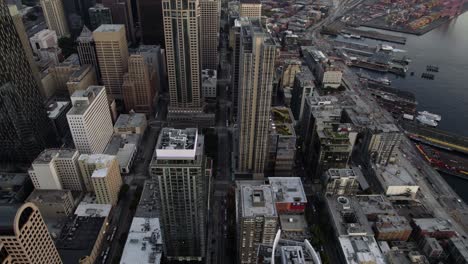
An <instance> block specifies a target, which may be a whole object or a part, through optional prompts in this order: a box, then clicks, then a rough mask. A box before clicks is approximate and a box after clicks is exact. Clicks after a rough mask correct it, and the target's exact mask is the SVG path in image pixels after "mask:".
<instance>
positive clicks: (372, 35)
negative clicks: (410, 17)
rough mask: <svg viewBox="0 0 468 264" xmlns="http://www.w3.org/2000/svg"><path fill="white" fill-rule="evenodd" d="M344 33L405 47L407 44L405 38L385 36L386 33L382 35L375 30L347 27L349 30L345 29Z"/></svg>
mask: <svg viewBox="0 0 468 264" xmlns="http://www.w3.org/2000/svg"><path fill="white" fill-rule="evenodd" d="M342 32H343V33H346V34H353V35H359V36H361V37H364V38H369V39H376V40H383V41H387V42H393V43H397V44H403V45H404V44H406V38H405V37H400V36H395V35H390V34H384V33H380V32H377V31H373V30H362V29H356V28H350V27H347V28H344V29H343V30H342Z"/></svg>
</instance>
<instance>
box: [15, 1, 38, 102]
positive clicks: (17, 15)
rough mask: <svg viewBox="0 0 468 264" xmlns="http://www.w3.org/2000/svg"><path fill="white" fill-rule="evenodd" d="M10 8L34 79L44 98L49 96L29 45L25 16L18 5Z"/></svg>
mask: <svg viewBox="0 0 468 264" xmlns="http://www.w3.org/2000/svg"><path fill="white" fill-rule="evenodd" d="M20 3H21V2H20ZM8 8H9V9H10V15H11V18H12V19H13V23H14V24H15V28H16V33H18V36H19V38H20V40H21V44H22V45H23V50H24V52H25V53H26V58H27V59H28V62H29V66H30V67H31V70H32V72H33V76H34V79H36V83H37V85H38V86H39V90H40V92H41V94H42V96H47V95H46V92H45V90H44V87H43V86H42V82H41V75H40V74H39V69H38V67H37V65H36V61H35V60H34V57H33V52H32V50H31V46H30V45H29V38H28V35H27V34H26V29H25V28H24V23H23V16H22V15H21V14H20V13H19V12H18V8H17V6H16V5H8Z"/></svg>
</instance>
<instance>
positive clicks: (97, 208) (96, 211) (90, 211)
mask: <svg viewBox="0 0 468 264" xmlns="http://www.w3.org/2000/svg"><path fill="white" fill-rule="evenodd" d="M111 209H112V205H110V204H94V203H86V202H81V203H80V204H79V205H78V207H77V208H76V210H75V215H76V216H83V217H108V216H109V214H110V211H111Z"/></svg>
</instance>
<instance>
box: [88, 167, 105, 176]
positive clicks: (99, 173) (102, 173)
mask: <svg viewBox="0 0 468 264" xmlns="http://www.w3.org/2000/svg"><path fill="white" fill-rule="evenodd" d="M108 173H109V169H108V168H101V169H96V170H94V171H93V175H91V178H104V177H106V176H107V174H108Z"/></svg>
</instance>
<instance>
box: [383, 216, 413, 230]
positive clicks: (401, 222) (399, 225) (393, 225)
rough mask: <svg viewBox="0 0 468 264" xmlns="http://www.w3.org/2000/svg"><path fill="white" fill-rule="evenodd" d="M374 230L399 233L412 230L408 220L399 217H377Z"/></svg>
mask: <svg viewBox="0 0 468 264" xmlns="http://www.w3.org/2000/svg"><path fill="white" fill-rule="evenodd" d="M375 228H376V229H377V230H378V231H380V232H401V231H404V230H409V231H410V232H411V231H412V230H413V229H412V228H411V226H410V224H409V222H408V220H407V219H406V218H405V217H403V216H399V215H379V216H378V217H377V222H376V224H375Z"/></svg>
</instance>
